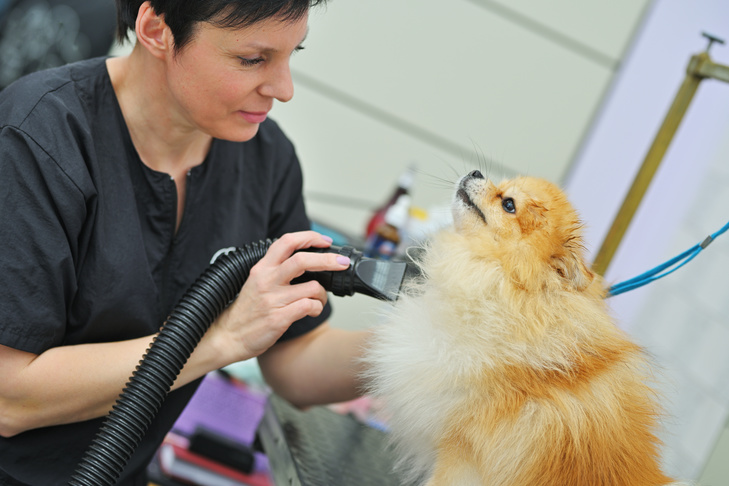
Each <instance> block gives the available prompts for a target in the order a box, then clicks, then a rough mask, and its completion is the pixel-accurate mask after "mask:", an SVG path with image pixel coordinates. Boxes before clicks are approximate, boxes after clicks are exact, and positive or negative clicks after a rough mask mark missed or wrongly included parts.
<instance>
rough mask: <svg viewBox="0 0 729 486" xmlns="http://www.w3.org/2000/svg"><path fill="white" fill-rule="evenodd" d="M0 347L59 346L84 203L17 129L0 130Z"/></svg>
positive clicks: (59, 171)
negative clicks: (0, 176)
mask: <svg viewBox="0 0 729 486" xmlns="http://www.w3.org/2000/svg"><path fill="white" fill-rule="evenodd" d="M0 174H2V179H3V181H2V183H1V184H0V205H1V209H0V245H2V246H1V249H0V288H2V289H3V291H2V297H0V343H2V344H4V345H6V346H10V347H13V348H17V349H21V350H24V351H29V352H33V353H37V354H39V353H41V352H42V351H44V350H46V349H48V348H50V347H53V346H57V345H60V344H62V342H63V336H64V333H65V327H66V315H67V308H68V305H67V303H68V302H70V301H71V299H72V298H73V295H74V293H75V291H76V288H77V285H76V277H75V270H74V268H75V266H74V259H75V257H76V256H77V252H78V249H77V248H76V247H75V245H74V236H73V235H74V234H76V233H77V231H78V229H79V228H80V227H81V225H82V224H83V218H84V214H85V204H84V198H83V196H82V194H81V191H80V190H79V188H78V187H76V186H75V185H74V183H73V182H72V181H71V179H70V178H69V177H68V175H67V174H66V173H65V172H64V171H63V170H62V168H61V167H60V166H59V165H58V164H57V163H56V161H55V160H53V158H52V157H51V156H50V155H48V153H47V152H46V151H44V150H43V149H42V147H40V146H39V145H38V144H37V143H35V141H34V140H33V139H32V138H31V137H30V136H29V135H27V134H26V133H25V132H23V131H21V130H19V129H17V128H14V127H3V128H2V129H1V130H0Z"/></svg>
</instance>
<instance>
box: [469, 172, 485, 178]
mask: <svg viewBox="0 0 729 486" xmlns="http://www.w3.org/2000/svg"><path fill="white" fill-rule="evenodd" d="M468 176H469V177H474V178H476V179H483V174H482V173H481V171H480V170H473V171H471V172H469V173H468Z"/></svg>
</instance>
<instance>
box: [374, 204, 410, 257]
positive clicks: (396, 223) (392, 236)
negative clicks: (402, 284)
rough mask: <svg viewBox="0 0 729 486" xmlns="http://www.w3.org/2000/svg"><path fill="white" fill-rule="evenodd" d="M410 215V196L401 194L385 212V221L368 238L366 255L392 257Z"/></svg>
mask: <svg viewBox="0 0 729 486" xmlns="http://www.w3.org/2000/svg"><path fill="white" fill-rule="evenodd" d="M409 215H410V196H409V195H408V194H401V195H400V197H398V198H397V202H396V203H395V204H394V205H392V206H390V207H389V208H388V209H387V212H386V213H385V218H384V221H383V222H382V223H381V224H380V225H379V226H378V227H377V229H376V230H375V232H374V234H373V235H372V236H370V238H369V239H368V240H367V245H366V248H365V256H368V257H371V258H381V259H383V260H389V259H391V258H392V257H393V256H394V255H395V253H396V252H397V248H398V246H399V245H400V229H401V228H403V227H404V226H405V224H406V223H407V221H408V217H409Z"/></svg>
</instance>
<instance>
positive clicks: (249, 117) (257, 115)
mask: <svg viewBox="0 0 729 486" xmlns="http://www.w3.org/2000/svg"><path fill="white" fill-rule="evenodd" d="M239 113H240V114H241V116H242V117H243V119H244V120H245V121H247V122H248V123H263V122H264V121H265V120H266V117H267V116H268V112H266V111H239Z"/></svg>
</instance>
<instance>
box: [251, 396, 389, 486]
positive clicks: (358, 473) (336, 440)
mask: <svg viewBox="0 0 729 486" xmlns="http://www.w3.org/2000/svg"><path fill="white" fill-rule="evenodd" d="M258 438H259V441H260V445H261V446H262V448H263V450H264V452H265V453H266V455H267V456H268V461H269V465H270V468H271V474H272V476H273V480H274V482H275V484H276V486H369V485H372V486H401V485H402V482H401V481H400V480H399V479H398V477H397V476H396V475H395V474H394V473H393V472H392V466H393V454H392V452H391V450H390V449H389V447H388V445H387V437H386V433H385V432H383V431H381V430H378V429H375V428H373V427H370V426H368V425H365V424H363V423H362V422H360V421H358V420H357V419H355V418H354V417H352V416H349V415H341V414H339V413H337V412H334V411H332V410H330V409H328V408H326V407H311V408H309V409H307V410H305V411H301V410H298V409H296V408H294V407H293V406H292V405H291V404H289V403H288V402H286V401H285V400H284V399H282V398H281V397H278V396H276V395H271V396H270V397H269V400H268V403H267V405H266V410H265V413H264V415H263V419H262V420H261V423H260V425H259V427H258Z"/></svg>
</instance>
